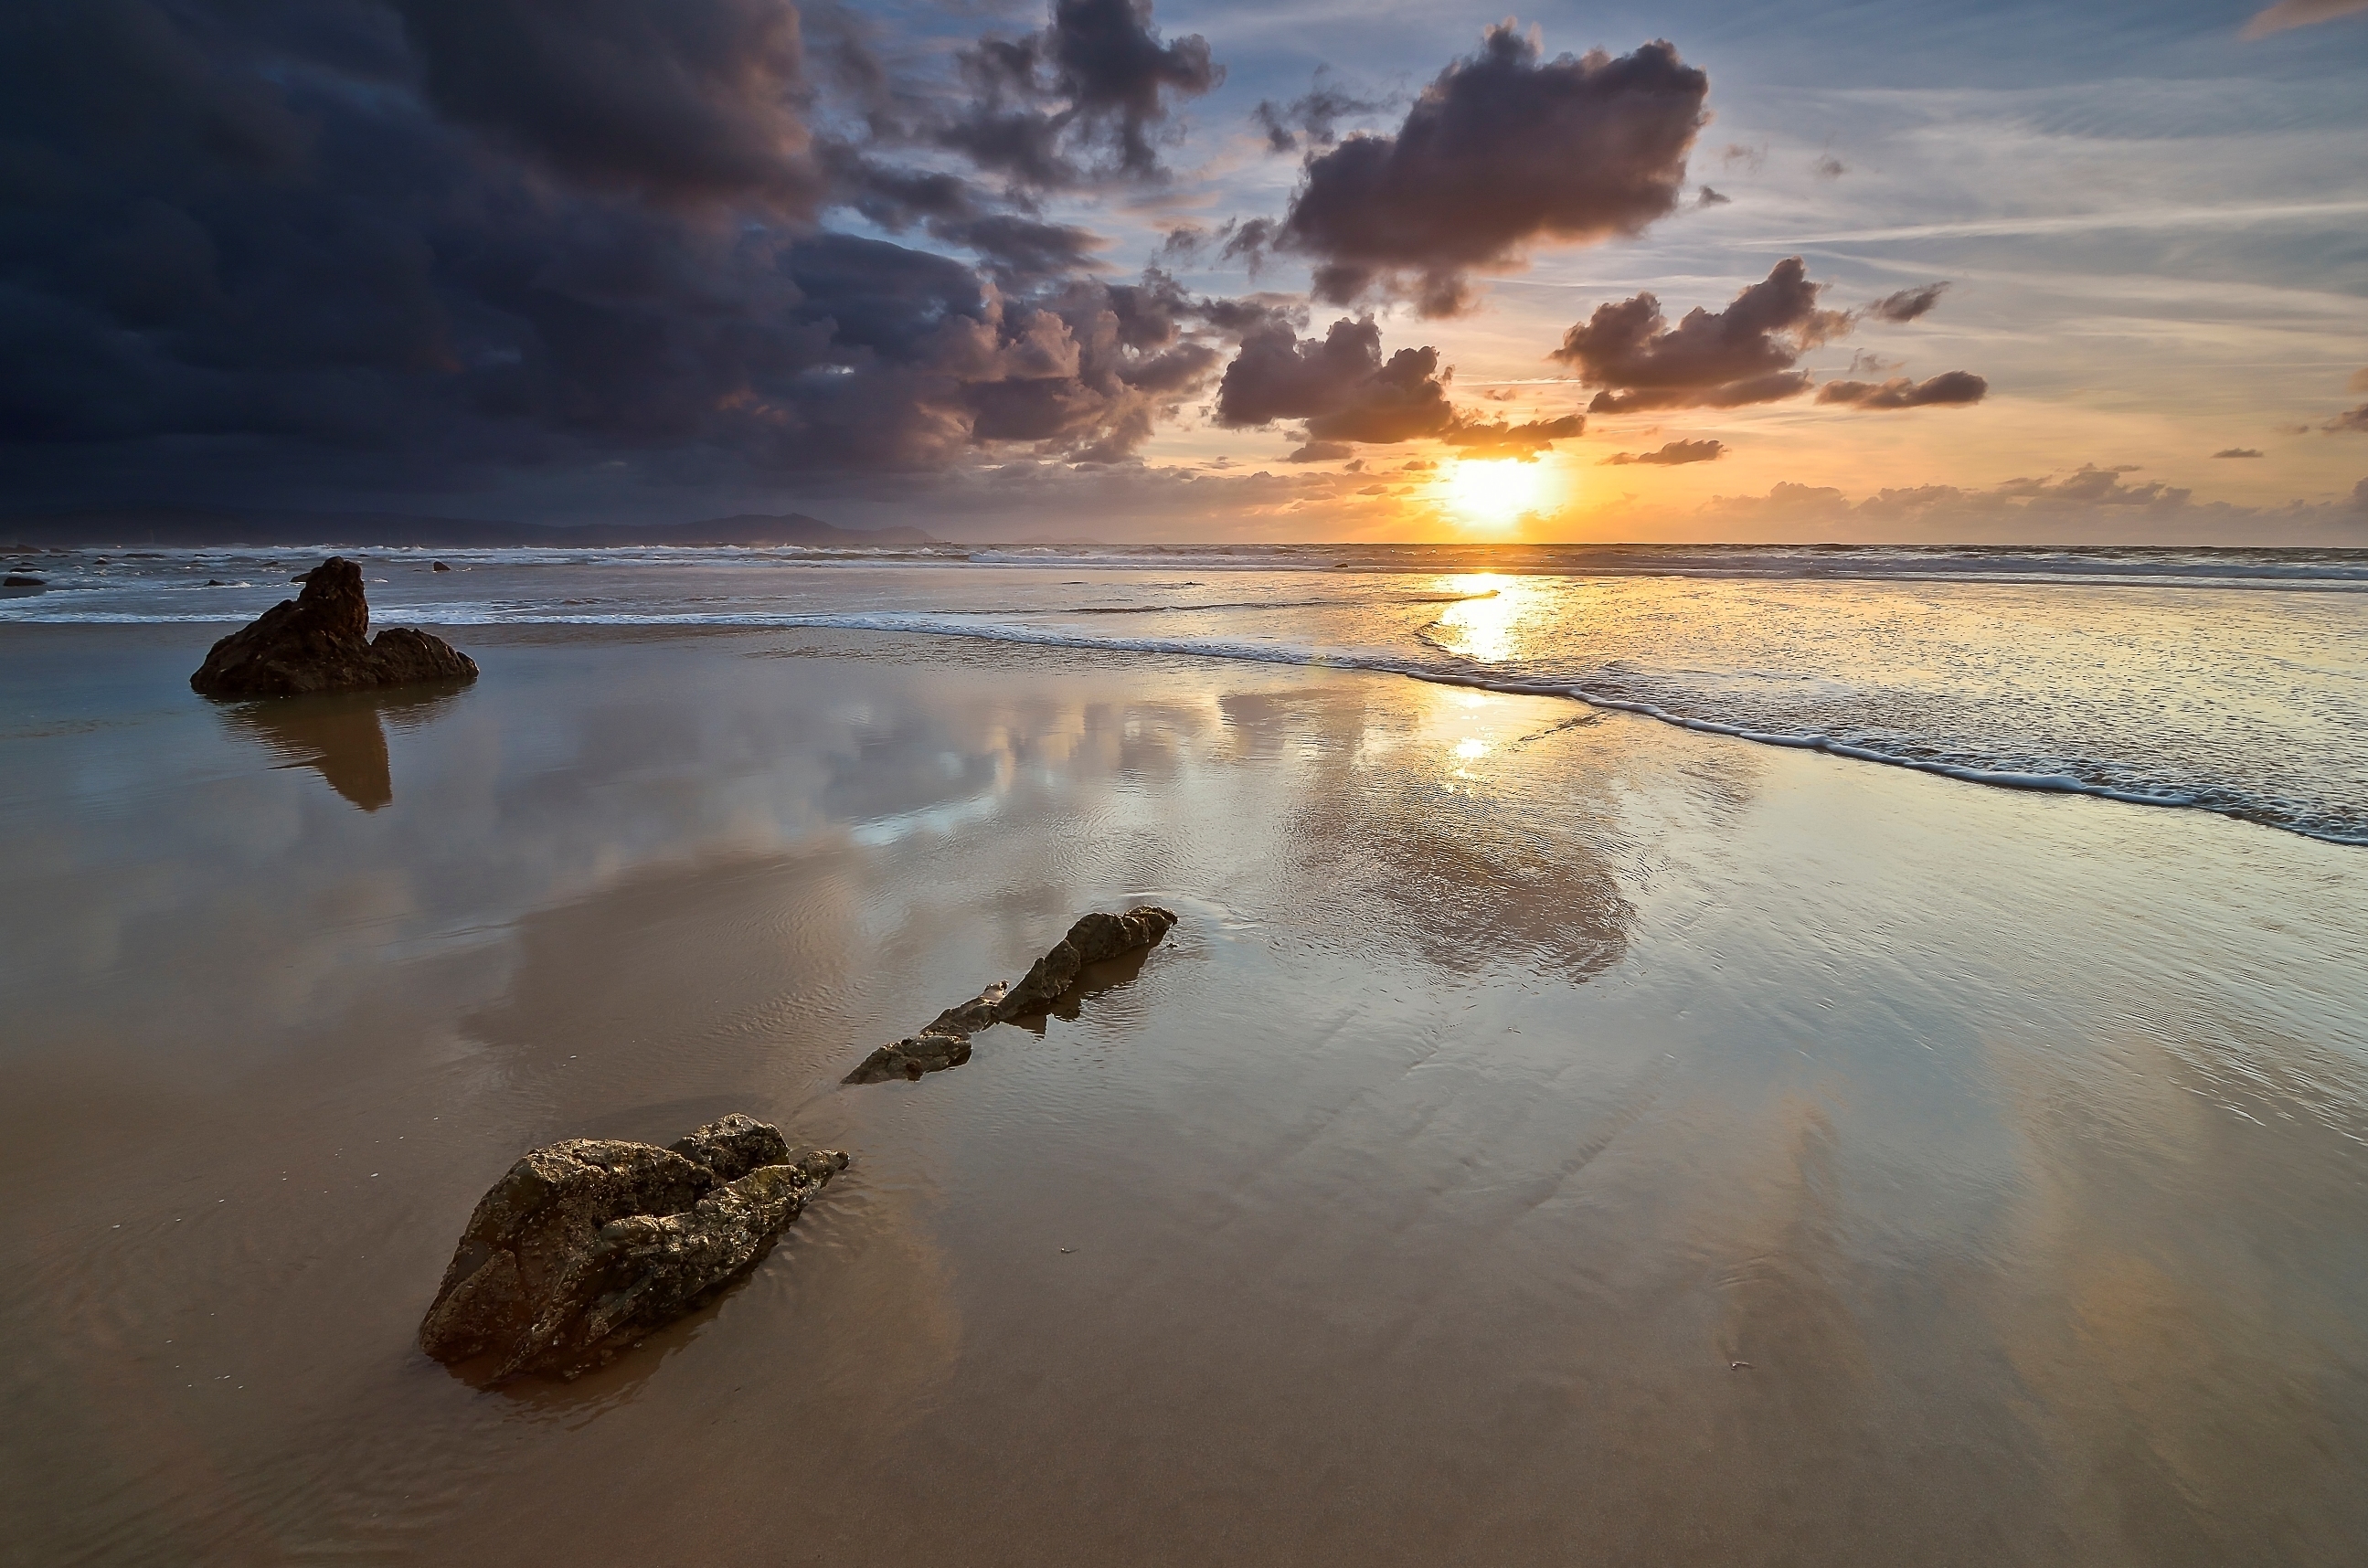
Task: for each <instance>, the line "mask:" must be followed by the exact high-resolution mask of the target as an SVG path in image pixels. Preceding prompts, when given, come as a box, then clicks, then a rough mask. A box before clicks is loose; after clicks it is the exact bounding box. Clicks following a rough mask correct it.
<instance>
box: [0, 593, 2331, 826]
mask: <svg viewBox="0 0 2368 1568" xmlns="http://www.w3.org/2000/svg"><path fill="white" fill-rule="evenodd" d="M349 553H354V554H359V555H361V556H364V557H366V558H367V570H369V572H370V575H371V576H372V578H373V580H374V581H380V582H383V583H385V584H386V585H384V586H378V587H374V588H373V590H372V596H373V600H374V607H375V609H376V619H377V620H378V621H379V623H380V624H381V625H391V624H418V625H427V626H438V627H447V628H464V629H465V628H468V627H475V626H584V627H620V628H624V627H669V628H681V629H685V630H690V629H697V628H702V627H712V628H719V629H754V630H766V629H770V630H779V631H796V630H837V631H852V632H865V633H883V634H901V635H911V636H932V637H958V638H969V639H973V640H978V641H982V642H1001V643H1009V644H1030V645H1035V646H1041V647H1049V648H1066V649H1075V650H1078V651H1081V652H1086V653H1110V654H1154V655H1164V656H1170V657H1189V658H1196V659H1227V660H1238V661H1247V662H1255V663H1261V664H1269V665H1304V666H1308V667H1315V668H1337V669H1360V670H1370V671H1374V672H1377V673H1383V674H1389V675H1395V676H1405V677H1408V678H1413V679H1418V680H1425V681H1431V682H1438V683H1442V684H1448V685H1453V686H1459V687H1473V688H1475V689H1481V690H1490V691H1499V692H1508V693H1520V694H1529V695H1537V696H1546V697H1554V698H1560V699H1570V700H1576V701H1580V702H1584V703H1587V704H1589V705H1591V706H1592V707H1595V708H1599V709H1605V710H1615V711H1621V712H1627V713H1632V714H1636V715H1639V716H1641V717H1645V718H1650V719H1653V720H1656V721H1657V722H1664V723H1668V724H1673V725H1678V726H1680V727H1683V728H1686V729H1690V730H1694V731H1697V732H1700V733H1706V734H1715V735H1723V736H1729V737H1733V738H1736V739H1738V740H1743V741H1748V742H1752V743H1756V744H1765V745H1774V746H1783V747H1790V748H1794V749H1804V750H1815V751H1821V752H1824V753H1827V755H1830V756H1837V757H1842V758H1847V759H1850V760H1853V761H1861V762H1870V763H1877V764H1882V765H1885V766H1890V767H1905V768H1911V769H1914V770H1917V771H1919V772H1924V773H1930V774H1934V775H1938V776H1941V777H1943V778H1953V779H1961V780H1965V781H1968V782H1974V783H1980V784H1988V785H1993V786H1998V787H2001V788H2008V789H2016V790H2040V791H2050V792H2060V793H2072V794H2082V795H2089V796H2093V797H2097V798H2099V799H2103V800H2110V801H2122V802H2126V803H2130V804H2140V805H2151V806H2183V807H2192V808H2195V809H2200V810H2203V811H2209V812H2218V813H2221V814H2224V815H2228V816H2234V817H2241V818H2246V819H2248V820H2252V821H2257V822H2262V823H2267V824H2272V825H2276V826H2280V827H2283V828H2288V829H2290V830H2292V831H2295V832H2299V833H2305V834H2308V835H2312V836H2315V837H2320V838H2326V839H2330V840H2333V841H2337V842H2345V843H2368V763H2363V761H2362V758H2363V757H2368V660H2363V654H2362V651H2363V650H2368V614H2363V612H2362V609H2361V608H2357V607H2358V606H2360V605H2361V604H2362V603H2363V602H2368V601H2361V600H2358V599H2357V598H2356V597H2353V596H2356V595H2357V594H2358V592H2360V591H2361V590H2362V588H2368V551H1998V550H1987V549H1984V550H1962V551H1930V550H1896V551H1885V550H1866V549H1850V550H1840V549H1827V548H1795V547H1750V548H1742V547H1733V548H1729V547H1673V548H1657V547H1656V548H1647V547H1629V546H1620V547H1584V548H1581V547H1551V548H1549V547H1523V548H1519V549H1504V550H1497V551H1480V550H1471V549H1456V548H1452V547H1397V546H1391V547H1376V546H1345V547H1272V546H1269V547H1239V548H1212V547H1196V548H1192V549H1177V550H1156V549H1131V550H1101V549H1088V548H1085V547H1066V546H1064V547H1051V546H1043V547H1015V548H1011V549H1005V550H996V551H956V550H952V549H951V548H948V549H940V550H934V551H927V550H901V551H880V552H848V551H829V552H816V551H802V550H799V549H796V548H795V547H780V548H755V549H741V548H717V549H680V548H659V547H651V548H642V549H624V550H609V551H588V550H548V551H545V550H522V549H505V550H489V551H432V550H402V551H395V550H378V549H370V550H362V551H349ZM308 557H313V558H317V556H316V553H315V552H313V551H302V550H294V549H288V548H279V549H275V550H269V551H266V550H259V549H258V550H235V551H222V550H215V551H142V552H139V554H138V555H137V556H136V557H134V556H131V555H129V554H118V555H116V556H114V557H113V559H111V560H109V561H107V562H100V561H98V560H97V558H96V557H95V556H94V555H92V554H91V553H89V552H50V553H49V554H47V555H40V556H38V557H35V558H27V557H19V558H17V560H19V561H22V562H25V563H26V564H28V565H34V566H35V570H36V571H37V573H38V574H41V575H45V576H48V577H49V578H50V579H51V586H50V587H49V588H48V589H46V590H27V591H15V590H12V591H11V596H10V597H6V598H0V622H6V621H15V622H49V623H56V624H77V623H79V624H139V623H158V624H187V625H211V626H222V627H228V626H232V625H236V624H240V623H243V622H245V620H247V619H252V618H253V617H254V616H255V615H256V614H257V613H259V612H260V611H261V610H262V609H264V608H268V606H269V605H270V604H272V603H273V602H276V601H277V600H278V599H279V598H281V597H286V596H287V595H288V594H289V593H290V591H291V590H290V587H289V585H287V584H286V583H285V582H284V581H283V579H284V578H285V577H286V576H287V575H289V573H288V572H287V571H285V570H284V568H287V567H290V566H301V565H302V564H305V563H306V562H307V559H308ZM432 560H441V561H444V562H448V563H449V564H450V565H452V566H453V567H454V568H455V570H454V571H452V572H450V573H434V574H432V573H430V572H429V571H428V570H427V563H428V562H430V561H432ZM1344 560H1354V561H1355V562H1356V563H1357V564H1356V565H1354V566H1353V567H1351V568H1350V569H1348V570H1342V569H1341V567H1340V565H1339V564H1338V563H1339V562H1342V561H1344ZM36 561H38V562H39V563H38V564H36ZM1262 572H1264V573H1273V574H1276V575H1274V576H1271V577H1269V578H1268V579H1267V580H1266V582H1265V583H1264V584H1258V576H1257V574H1258V573H1262ZM850 573H852V575H850ZM1220 573H1224V574H1227V575H1224V576H1223V577H1220V576H1219V575H1218V574H1220ZM1285 574H1288V575H1285ZM207 576H212V577H218V578H223V579H229V580H231V585H224V586H219V587H201V586H200V583H199V580H200V579H202V578H204V577H207ZM1474 576H1478V577H1479V578H1480V579H1481V580H1479V581H1474ZM1650 578H1658V579H1662V580H1664V581H1668V580H1675V581H1676V582H1677V583H1678V584H1679V586H1675V587H1666V588H1665V587H1659V586H1656V585H1653V584H1651V583H1649V582H1645V581H1642V579H1650ZM1686 579H1696V580H1698V581H1699V585H1698V586H1684V585H1683V583H1684V580H1686ZM1785 583H1794V584H1799V585H1801V586H1800V588H1799V589H1798V591H1793V590H1790V589H1787V588H1785V587H1784V586H1782V585H1783V584H1785ZM1852 583H1856V584H1861V585H1864V587H1863V588H1862V589H1860V590H1850V591H1846V592H1839V593H1838V592H1837V591H1836V590H1837V589H1840V588H1843V587H1844V585H1848V584H1852ZM1235 584H1240V585H1242V590H1241V591H1234V587H1233V585H1235ZM989 585H992V586H989ZM2298 588H2299V589H2309V590H2312V592H2311V593H2310V594H2309V595H2307V596H2305V597H2304V598H2300V599H2297V598H2294V597H2278V598H2271V597H2264V596H2263V594H2262V593H2261V592H2260V590H2263V589H2288V590H2292V589H2298ZM2127 590H2146V591H2145V592H2142V593H2137V594H2135V596H2133V595H2131V594H2129V593H2127V592H2125V591H2127ZM2230 590H2237V591H2234V592H2231V591H2230ZM1492 596H1495V597H1501V599H1502V603H1501V604H1500V605H1499V606H1497V607H1496V608H1495V609H1494V610H1488V611H1481V610H1476V609H1475V610H1474V611H1469V612H1463V611H1458V610H1455V609H1454V608H1452V607H1454V606H1456V605H1458V604H1459V603H1461V604H1472V603H1474V601H1476V600H1485V599H1487V598H1489V597H1492ZM1886 596H1887V597H1886ZM1421 606H1438V607H1440V609H1439V611H1438V612H1437V614H1438V619H1430V618H1429V617H1428V616H1424V615H1421V614H1417V615H1413V616H1409V614H1408V613H1407V611H1408V609H1409V608H1414V607H1421ZM1869 606H1875V607H1880V608H1879V609H1877V610H1873V611H1869V610H1868V609H1867V607H1869ZM1640 607H1641V608H1640ZM1861 612H1865V613H1864V615H1861ZM1472 615H1479V616H1480V617H1481V619H1480V620H1477V621H1474V620H1472V619H1470V617H1471V616H1472ZM1489 615H1498V616H1500V617H1501V619H1500V620H1499V621H1498V622H1497V625H1498V626H1499V628H1500V632H1501V630H1502V629H1503V628H1509V627H1513V626H1516V625H1518V626H1519V628H1520V633H1519V635H1518V636H1517V637H1512V638H1511V639H1510V640H1509V641H1508V640H1507V638H1506V636H1505V635H1501V634H1500V635H1499V637H1498V641H1497V643H1496V644H1495V645H1493V646H1491V647H1490V648H1489V651H1488V656H1487V657H1486V659H1483V658H1480V657H1477V656H1474V655H1475V650H1477V649H1478V648H1479V647H1480V646H1482V643H1481V642H1474V640H1473V639H1474V636H1475V635H1480V636H1484V637H1485V635H1486V625H1487V624H1488V622H1487V617H1488V616H1489ZM1459 616H1461V617H1463V619H1458V617H1459ZM1854 618H1858V619H1854ZM1475 627H1477V628H1480V629H1481V631H1480V632H1478V633H1475V631H1474V628H1475Z"/></svg>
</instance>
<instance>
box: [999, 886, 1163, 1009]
mask: <svg viewBox="0 0 2368 1568" xmlns="http://www.w3.org/2000/svg"><path fill="white" fill-rule="evenodd" d="M1175 924H1176V916H1175V915H1174V914H1172V913H1171V912H1169V911H1167V910H1165V909H1162V908H1160V907H1159V906H1158V905H1156V904H1151V903H1145V904H1140V905H1138V906H1136V907H1135V908H1133V909H1130V910H1128V911H1127V912H1126V913H1125V914H1124V915H1103V914H1101V913H1099V911H1097V912H1096V913H1094V914H1091V915H1084V916H1081V917H1080V918H1079V919H1078V921H1077V923H1076V925H1075V926H1070V927H1069V934H1068V935H1067V936H1065V937H1062V938H1061V939H1060V940H1059V941H1058V942H1055V943H1054V944H1053V949H1052V950H1051V951H1050V952H1048V953H1046V954H1045V955H1044V956H1043V957H1042V958H1041V959H1038V960H1036V962H1035V965H1034V966H1033V967H1032V968H1030V970H1029V971H1028V973H1027V976H1026V978H1024V979H1022V980H1021V981H1020V983H1019V984H1017V985H1015V986H1013V987H1012V988H1011V990H1010V993H1009V994H1008V995H1006V996H1005V997H1004V998H1003V1001H1002V1002H1001V1004H1000V1005H998V1006H996V1011H995V1016H996V1018H997V1019H999V1020H1006V1021H1008V1020H1009V1019H1012V1018H1025V1017H1033V1016H1034V1015H1036V1014H1038V1013H1042V1012H1045V1011H1047V1010H1049V1009H1050V1008H1051V1007H1052V1006H1053V1003H1054V1002H1055V1001H1057V1000H1058V999H1059V998H1060V995H1061V993H1063V992H1064V991H1066V990H1067V989H1068V988H1069V987H1070V986H1072V985H1075V984H1076V983H1077V971H1080V970H1082V969H1084V968H1085V967H1086V965H1087V964H1089V963H1099V962H1101V961H1102V960H1105V959H1114V958H1116V957H1118V956H1119V955H1120V954H1121V953H1131V952H1133V951H1134V949H1137V948H1147V947H1150V946H1151V945H1152V944H1153V943H1155V942H1156V941H1158V940H1159V938H1160V937H1165V936H1166V935H1167V932H1168V930H1169V928H1170V927H1171V926H1174V925H1175Z"/></svg>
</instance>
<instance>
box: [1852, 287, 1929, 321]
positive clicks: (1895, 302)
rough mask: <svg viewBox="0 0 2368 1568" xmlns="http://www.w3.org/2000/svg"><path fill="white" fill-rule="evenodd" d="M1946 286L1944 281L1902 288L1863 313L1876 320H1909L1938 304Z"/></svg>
mask: <svg viewBox="0 0 2368 1568" xmlns="http://www.w3.org/2000/svg"><path fill="white" fill-rule="evenodd" d="M1948 288H1949V285H1948V284H1946V283H1927V284H1926V285H1924V287H1922V288H1921V289H1902V290H1899V291H1898V292H1897V293H1896V294H1885V295H1884V297H1883V298H1882V299H1880V300H1877V301H1874V303H1873V304H1871V305H1869V306H1867V307H1866V310H1865V312H1864V313H1865V314H1867V315H1871V316H1873V317H1874V318H1875V319H1876V320H1878V321H1887V322H1911V321H1914V320H1915V319H1916V318H1917V317H1918V316H1920V315H1923V314H1926V313H1927V312H1930V310H1931V309H1932V307H1933V306H1935V305H1937V304H1939V303H1940V302H1941V295H1942V294H1943V293H1945V292H1946V291H1947V290H1948Z"/></svg>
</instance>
